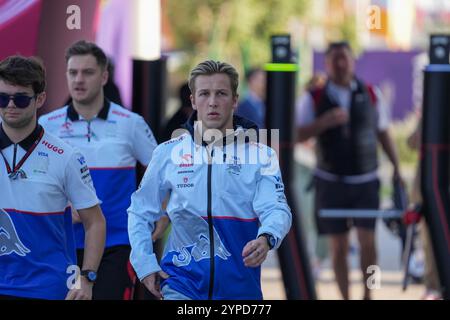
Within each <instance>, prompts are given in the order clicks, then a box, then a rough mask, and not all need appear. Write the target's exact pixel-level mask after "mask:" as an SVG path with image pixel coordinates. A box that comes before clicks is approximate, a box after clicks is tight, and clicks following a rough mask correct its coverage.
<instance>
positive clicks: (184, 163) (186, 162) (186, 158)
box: [179, 154, 194, 168]
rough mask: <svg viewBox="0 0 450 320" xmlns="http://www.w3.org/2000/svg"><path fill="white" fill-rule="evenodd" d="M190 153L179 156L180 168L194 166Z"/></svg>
mask: <svg viewBox="0 0 450 320" xmlns="http://www.w3.org/2000/svg"><path fill="white" fill-rule="evenodd" d="M193 160H194V159H193V157H192V154H184V155H182V156H181V163H180V165H179V167H180V168H188V167H192V166H194V161H193Z"/></svg>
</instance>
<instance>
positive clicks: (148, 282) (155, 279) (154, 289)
mask: <svg viewBox="0 0 450 320" xmlns="http://www.w3.org/2000/svg"><path fill="white" fill-rule="evenodd" d="M159 277H161V278H163V279H167V278H168V277H169V275H168V274H167V273H165V272H164V271H162V270H161V271H159V272H158V273H156V272H155V273H152V274H151V275H149V276H146V277H145V278H144V279H142V283H143V284H144V286H145V287H146V288H147V289H148V291H150V292H151V293H152V294H153V295H154V296H155V297H156V298H157V299H160V300H161V299H162V298H163V296H162V294H161V288H160V286H159Z"/></svg>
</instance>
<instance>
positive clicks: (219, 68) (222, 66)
mask: <svg viewBox="0 0 450 320" xmlns="http://www.w3.org/2000/svg"><path fill="white" fill-rule="evenodd" d="M216 73H223V74H226V75H227V76H228V78H230V84H231V91H232V93H233V96H237V89H238V86H239V74H238V72H237V71H236V69H235V68H234V67H233V66H232V65H231V64H228V63H226V62H220V61H214V60H206V61H203V62H201V63H199V64H198V65H197V66H196V67H195V68H194V69H192V71H191V73H190V74H189V79H188V84H189V89H191V92H192V94H195V79H196V78H197V77H198V76H203V75H213V74H216Z"/></svg>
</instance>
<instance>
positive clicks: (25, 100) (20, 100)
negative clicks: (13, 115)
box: [0, 93, 37, 109]
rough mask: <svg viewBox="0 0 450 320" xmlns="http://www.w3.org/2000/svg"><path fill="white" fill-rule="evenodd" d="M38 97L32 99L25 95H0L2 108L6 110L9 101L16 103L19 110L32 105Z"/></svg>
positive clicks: (0, 106)
mask: <svg viewBox="0 0 450 320" xmlns="http://www.w3.org/2000/svg"><path fill="white" fill-rule="evenodd" d="M36 97H37V95H34V96H32V97H30V96H27V95H24V94H15V95H9V94H5V93H0V108H6V107H7V106H8V104H9V101H11V100H12V101H14V104H15V106H16V107H17V108H20V109H25V108H26V107H28V106H29V105H30V102H31V100H33V99H34V98H36Z"/></svg>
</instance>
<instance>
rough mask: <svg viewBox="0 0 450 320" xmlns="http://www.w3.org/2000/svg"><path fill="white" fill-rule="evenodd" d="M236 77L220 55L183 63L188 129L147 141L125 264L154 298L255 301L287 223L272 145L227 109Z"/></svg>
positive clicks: (232, 104) (232, 103) (131, 212)
mask: <svg viewBox="0 0 450 320" xmlns="http://www.w3.org/2000/svg"><path fill="white" fill-rule="evenodd" d="M238 79H239V76H238V74H237V72H236V70H235V69H234V68H233V67H232V66H231V65H229V64H227V63H223V62H216V61H210V60H209V61H204V62H202V63H200V64H199V65H197V66H196V67H195V68H194V69H193V70H192V71H191V74H190V78H189V87H190V89H191V92H192V95H191V101H192V106H193V108H194V113H193V115H192V116H191V118H190V120H189V121H188V122H187V123H186V129H187V131H188V132H185V133H183V134H181V135H180V136H179V137H177V138H174V139H172V140H169V141H167V142H165V143H163V144H161V145H159V146H158V147H157V148H156V149H155V151H154V154H153V158H152V160H151V162H150V164H149V166H148V168H147V172H146V174H145V176H144V178H143V181H142V183H141V186H140V188H139V189H138V190H137V191H136V192H135V193H134V194H133V196H132V202H131V206H130V208H129V209H128V214H129V221H128V228H129V235H130V242H131V246H132V252H131V262H132V264H133V267H134V268H135V270H136V272H137V274H138V277H139V279H141V281H142V282H143V283H144V284H145V286H146V287H147V288H148V289H149V290H150V291H151V292H152V293H153V294H154V295H155V296H156V297H158V298H162V297H163V298H164V299H166V300H167V299H202V300H203V299H262V292H261V284H260V275H261V264H262V263H263V261H264V260H265V259H266V257H267V253H268V251H269V250H270V249H273V248H278V247H279V245H280V243H281V241H282V239H283V238H284V237H285V235H286V234H287V232H288V231H289V228H290V226H291V219H292V217H291V211H290V209H289V206H288V205H287V202H286V197H285V195H284V186H283V183H282V180H281V173H280V170H279V166H278V160H277V156H276V154H275V152H274V151H273V150H272V149H271V148H269V147H268V146H266V145H263V144H261V143H258V142H257V141H256V138H255V137H256V136H257V135H256V130H255V129H256V125H255V124H254V123H252V122H250V121H248V120H246V119H243V118H240V117H237V116H234V117H233V112H234V110H235V109H236V106H237V101H238V94H237V87H238ZM252 137H253V138H254V139H253V141H252ZM167 195H169V200H168V203H167V209H166V211H167V214H168V216H169V218H170V220H171V222H172V230H171V233H170V235H169V239H168V242H167V245H166V248H165V250H164V254H163V257H162V260H161V262H160V263H158V261H157V260H156V257H155V254H154V252H153V247H152V241H151V238H150V234H151V232H152V231H153V229H154V227H155V222H156V221H158V219H159V218H160V217H161V216H162V215H164V211H163V210H162V208H161V202H162V201H163V200H164V199H165V197H166V196H167ZM158 273H159V275H158ZM159 276H161V277H162V278H163V279H164V280H163V283H161V285H162V291H161V289H160V286H159Z"/></svg>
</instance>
